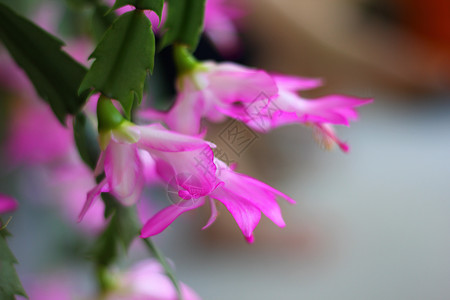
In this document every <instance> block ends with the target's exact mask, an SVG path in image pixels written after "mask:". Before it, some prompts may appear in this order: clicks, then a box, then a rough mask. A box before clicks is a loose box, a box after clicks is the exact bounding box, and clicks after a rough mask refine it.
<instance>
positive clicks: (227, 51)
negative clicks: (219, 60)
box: [204, 0, 245, 56]
mask: <svg viewBox="0 0 450 300" xmlns="http://www.w3.org/2000/svg"><path fill="white" fill-rule="evenodd" d="M230 2H231V1H229V0H208V1H206V7H205V20H204V26H205V27H204V28H205V33H206V35H207V36H208V38H209V39H210V40H211V41H212V43H213V44H214V45H215V46H216V47H217V50H219V51H220V53H221V54H222V55H224V56H232V55H234V54H236V52H237V51H238V50H239V48H240V46H241V45H240V40H239V36H238V31H237V28H236V25H235V20H236V19H239V18H241V17H242V16H243V15H244V14H245V13H244V12H243V11H242V9H240V8H238V7H237V6H234V5H232V4H231V3H230Z"/></svg>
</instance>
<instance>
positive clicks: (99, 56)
mask: <svg viewBox="0 0 450 300" xmlns="http://www.w3.org/2000/svg"><path fill="white" fill-rule="evenodd" d="M154 54H155V37H154V35H153V31H152V29H151V23H150V21H149V20H148V18H147V17H146V16H145V14H144V13H143V12H142V11H139V10H134V11H131V12H128V13H126V14H123V15H121V16H120V17H119V18H118V19H117V20H116V21H115V22H114V23H113V24H112V25H111V27H110V28H109V29H108V31H107V32H106V33H105V35H104V36H103V38H102V40H101V41H100V43H99V44H98V46H97V48H96V49H95V51H94V52H93V53H92V55H91V58H95V61H94V63H93V64H92V67H91V68H90V70H89V71H88V73H87V74H86V77H85V78H84V79H83V82H82V83H81V87H80V89H79V91H80V92H83V91H86V90H87V89H89V88H91V87H93V88H94V89H95V90H97V91H99V92H101V93H102V94H103V95H105V96H106V97H109V98H112V99H116V100H118V101H119V102H120V103H121V104H122V107H123V109H124V111H125V113H126V115H127V117H128V118H129V117H130V112H131V108H132V107H133V103H134V102H135V101H137V102H139V103H140V101H141V100H142V95H143V90H144V82H145V77H146V75H147V74H148V72H149V71H151V70H152V69H153V59H154Z"/></svg>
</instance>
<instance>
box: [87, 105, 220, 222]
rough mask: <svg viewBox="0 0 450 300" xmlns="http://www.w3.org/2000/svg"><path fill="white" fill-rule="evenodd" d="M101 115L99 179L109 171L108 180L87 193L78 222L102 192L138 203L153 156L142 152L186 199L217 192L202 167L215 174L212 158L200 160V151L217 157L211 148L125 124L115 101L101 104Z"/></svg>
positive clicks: (187, 138)
mask: <svg viewBox="0 0 450 300" xmlns="http://www.w3.org/2000/svg"><path fill="white" fill-rule="evenodd" d="M97 116H98V122H99V125H98V126H99V142H100V147H101V149H102V152H101V155H100V158H99V161H98V163H97V167H96V169H95V171H94V174H95V175H96V176H98V175H101V174H102V173H103V172H104V174H105V176H104V178H103V179H102V180H101V181H100V183H99V184H98V185H97V186H95V187H94V188H93V189H92V190H91V191H90V192H89V193H88V195H87V199H86V202H85V205H84V207H83V209H82V212H81V214H80V218H79V220H81V219H82V218H83V216H84V215H85V213H86V211H87V210H88V209H89V207H90V206H91V205H92V203H93V201H94V200H95V199H96V198H98V196H99V195H100V193H102V192H109V193H111V194H112V195H114V196H115V197H116V198H117V199H118V200H119V201H120V202H121V203H122V204H124V205H132V204H135V203H136V202H137V200H138V199H139V197H140V194H141V192H142V188H143V185H144V181H145V179H146V177H147V175H146V173H147V172H146V170H144V166H145V165H146V164H148V162H147V160H148V157H143V156H142V153H140V152H142V151H145V152H147V153H148V154H149V155H150V156H151V158H152V159H153V160H154V161H155V163H157V165H158V166H160V167H159V168H158V170H161V172H164V174H162V175H161V176H167V174H169V173H170V174H171V175H172V176H173V178H176V180H177V182H178V184H179V185H180V187H181V188H183V190H184V192H185V193H186V194H193V195H196V196H204V195H207V194H208V193H209V192H210V191H211V190H212V189H213V188H214V187H215V178H210V177H209V176H206V175H205V173H204V168H203V167H204V166H207V168H209V171H210V172H214V171H215V166H214V164H213V163H212V160H213V155H212V154H211V155H210V156H209V157H208V156H199V155H197V152H198V151H202V152H203V151H206V152H211V153H212V149H211V148H210V147H211V146H212V144H210V143H208V142H206V141H204V140H203V139H201V138H197V137H192V136H187V135H183V134H180V133H177V132H172V131H170V130H167V129H166V128H164V127H163V126H161V125H160V124H151V125H146V126H139V125H135V124H133V123H131V122H129V121H127V120H125V119H124V118H123V117H122V115H121V113H120V112H119V111H118V110H117V109H116V107H115V106H114V104H113V103H112V101H111V100H109V99H107V98H105V97H100V99H99V101H98V104H97ZM174 153H177V154H178V155H173V154H174ZM144 159H145V161H144ZM184 174H189V175H190V176H194V177H195V179H196V180H197V182H196V184H198V185H199V186H201V187H202V189H199V188H198V186H193V185H192V184H191V182H190V181H187V180H184V179H185V178H184ZM181 178H184V179H183V180H181ZM178 180H179V181H178Z"/></svg>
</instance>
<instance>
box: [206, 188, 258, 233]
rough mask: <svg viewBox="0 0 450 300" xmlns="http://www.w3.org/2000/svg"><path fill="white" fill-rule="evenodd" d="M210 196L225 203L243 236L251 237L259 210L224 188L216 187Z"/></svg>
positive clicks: (256, 223)
mask: <svg viewBox="0 0 450 300" xmlns="http://www.w3.org/2000/svg"><path fill="white" fill-rule="evenodd" d="M210 196H211V197H212V198H214V199H217V200H219V201H220V202H222V203H223V205H225V207H226V208H227V209H228V211H229V212H230V213H231V215H232V216H233V218H234V219H235V220H236V223H237V224H238V226H239V228H240V229H241V231H242V234H243V235H244V237H246V238H247V239H251V237H252V235H253V231H254V230H255V228H256V226H257V225H258V223H259V220H260V219H261V211H260V210H259V209H258V208H257V207H255V206H254V205H253V204H252V203H250V202H248V201H247V200H246V199H244V198H242V197H240V196H238V195H235V194H232V193H230V191H229V190H225V189H224V188H218V189H216V190H215V191H214V192H213V193H212V194H211V195H210Z"/></svg>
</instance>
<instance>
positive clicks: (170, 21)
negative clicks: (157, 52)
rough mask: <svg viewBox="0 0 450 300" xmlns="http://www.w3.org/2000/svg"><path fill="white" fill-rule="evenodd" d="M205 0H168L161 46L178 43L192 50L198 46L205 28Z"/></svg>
mask: <svg viewBox="0 0 450 300" xmlns="http://www.w3.org/2000/svg"><path fill="white" fill-rule="evenodd" d="M205 2H206V1H205V0H167V3H168V7H167V20H166V22H165V25H164V28H165V30H166V32H165V34H164V36H163V39H162V45H161V47H162V48H164V47H166V46H168V45H171V44H174V43H177V44H182V45H186V46H188V47H189V49H190V50H191V51H194V50H195V48H196V47H197V44H198V41H199V40H200V35H201V34H202V30H203V18H204V14H205Z"/></svg>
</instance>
